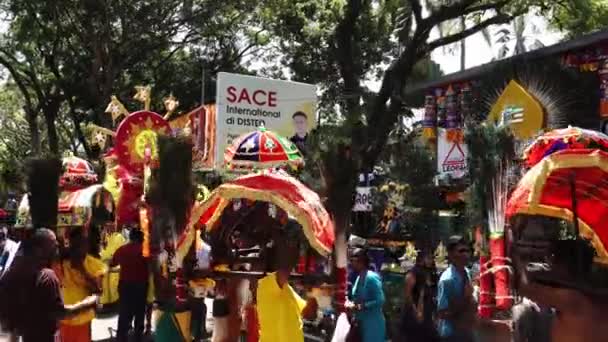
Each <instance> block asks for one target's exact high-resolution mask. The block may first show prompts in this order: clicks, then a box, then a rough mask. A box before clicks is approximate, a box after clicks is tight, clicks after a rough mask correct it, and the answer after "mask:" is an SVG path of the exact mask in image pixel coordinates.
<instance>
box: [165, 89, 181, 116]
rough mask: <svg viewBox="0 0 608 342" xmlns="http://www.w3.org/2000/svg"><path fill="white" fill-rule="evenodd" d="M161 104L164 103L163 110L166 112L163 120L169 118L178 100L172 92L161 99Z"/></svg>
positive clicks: (177, 104)
mask: <svg viewBox="0 0 608 342" xmlns="http://www.w3.org/2000/svg"><path fill="white" fill-rule="evenodd" d="M163 104H164V105H165V110H166V111H167V113H166V114H165V116H164V119H165V120H169V118H170V117H171V116H172V115H173V113H174V112H175V110H176V109H177V107H179V101H178V100H177V99H176V98H175V96H173V94H171V95H169V96H168V97H166V98H164V99H163Z"/></svg>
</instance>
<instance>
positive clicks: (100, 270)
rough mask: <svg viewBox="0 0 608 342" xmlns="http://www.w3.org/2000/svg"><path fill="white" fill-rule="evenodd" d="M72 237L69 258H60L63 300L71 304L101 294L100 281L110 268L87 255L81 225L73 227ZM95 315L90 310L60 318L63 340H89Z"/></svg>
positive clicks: (69, 341) (65, 341) (72, 341)
mask: <svg viewBox="0 0 608 342" xmlns="http://www.w3.org/2000/svg"><path fill="white" fill-rule="evenodd" d="M69 238H70V248H69V251H68V258H67V259H66V260H62V261H61V266H60V268H59V274H60V278H61V282H62V288H63V300H64V302H65V304H68V305H69V304H74V303H78V302H80V301H81V300H83V299H84V298H86V297H88V296H90V295H92V294H98V293H100V292H101V280H102V278H103V276H104V274H105V273H106V271H107V268H106V265H105V264H104V263H103V262H102V261H101V260H99V259H97V258H95V257H92V256H91V255H89V254H87V251H88V247H87V246H88V243H87V241H86V237H85V236H84V232H83V229H82V228H72V230H71V231H70V237H69ZM93 318H95V310H94V309H90V310H88V311H85V312H82V313H80V314H79V315H76V316H74V317H72V318H69V319H65V320H63V321H61V325H60V331H61V338H62V342H90V341H91V322H92V321H93Z"/></svg>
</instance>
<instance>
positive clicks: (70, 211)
mask: <svg viewBox="0 0 608 342" xmlns="http://www.w3.org/2000/svg"><path fill="white" fill-rule="evenodd" d="M96 208H104V209H105V210H106V211H108V212H109V213H112V212H113V211H114V202H113V200H112V195H111V194H110V193H109V192H108V191H107V190H105V189H104V188H103V186H102V185H101V184H96V185H92V186H89V187H86V188H84V189H80V190H76V191H64V192H63V193H61V195H60V196H59V203H58V213H57V214H58V217H57V227H73V226H86V225H87V224H88V223H89V220H90V219H91V215H92V214H93V210H95V209H96ZM31 224H32V223H31V217H30V205H29V199H28V196H27V195H24V196H23V198H22V200H21V204H20V205H19V210H18V214H17V223H16V225H15V226H16V227H19V228H29V227H31Z"/></svg>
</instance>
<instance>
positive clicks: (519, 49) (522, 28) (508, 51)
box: [494, 15, 545, 59]
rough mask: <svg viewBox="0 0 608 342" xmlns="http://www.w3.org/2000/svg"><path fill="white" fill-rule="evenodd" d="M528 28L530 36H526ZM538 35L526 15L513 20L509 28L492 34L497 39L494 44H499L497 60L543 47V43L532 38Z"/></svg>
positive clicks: (536, 29)
mask: <svg viewBox="0 0 608 342" xmlns="http://www.w3.org/2000/svg"><path fill="white" fill-rule="evenodd" d="M528 28H529V29H530V30H531V35H526V29H528ZM539 34H540V30H539V28H538V27H537V26H536V25H535V24H534V23H533V22H532V20H531V18H529V17H528V16H527V15H521V16H519V17H517V18H515V20H513V22H512V23H511V24H510V25H509V26H507V27H503V28H501V29H500V30H498V32H496V33H495V34H494V35H495V36H497V37H498V39H497V40H496V43H497V44H501V47H500V49H499V50H498V54H497V58H498V59H503V58H506V57H509V56H515V55H518V54H521V53H525V52H528V51H531V50H535V49H538V48H541V47H544V46H545V45H544V44H543V42H541V41H540V40H539V39H538V38H535V37H534V36H537V35H539Z"/></svg>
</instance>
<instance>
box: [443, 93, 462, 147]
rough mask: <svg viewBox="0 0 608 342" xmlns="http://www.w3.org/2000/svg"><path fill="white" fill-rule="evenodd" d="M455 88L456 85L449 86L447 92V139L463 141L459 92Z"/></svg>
mask: <svg viewBox="0 0 608 342" xmlns="http://www.w3.org/2000/svg"><path fill="white" fill-rule="evenodd" d="M454 88H455V86H454V85H450V86H448V90H447V91H446V93H445V112H446V129H447V139H448V141H450V142H462V129H461V121H462V119H461V116H460V108H459V105H458V94H457V93H456V90H455V89H454Z"/></svg>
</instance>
